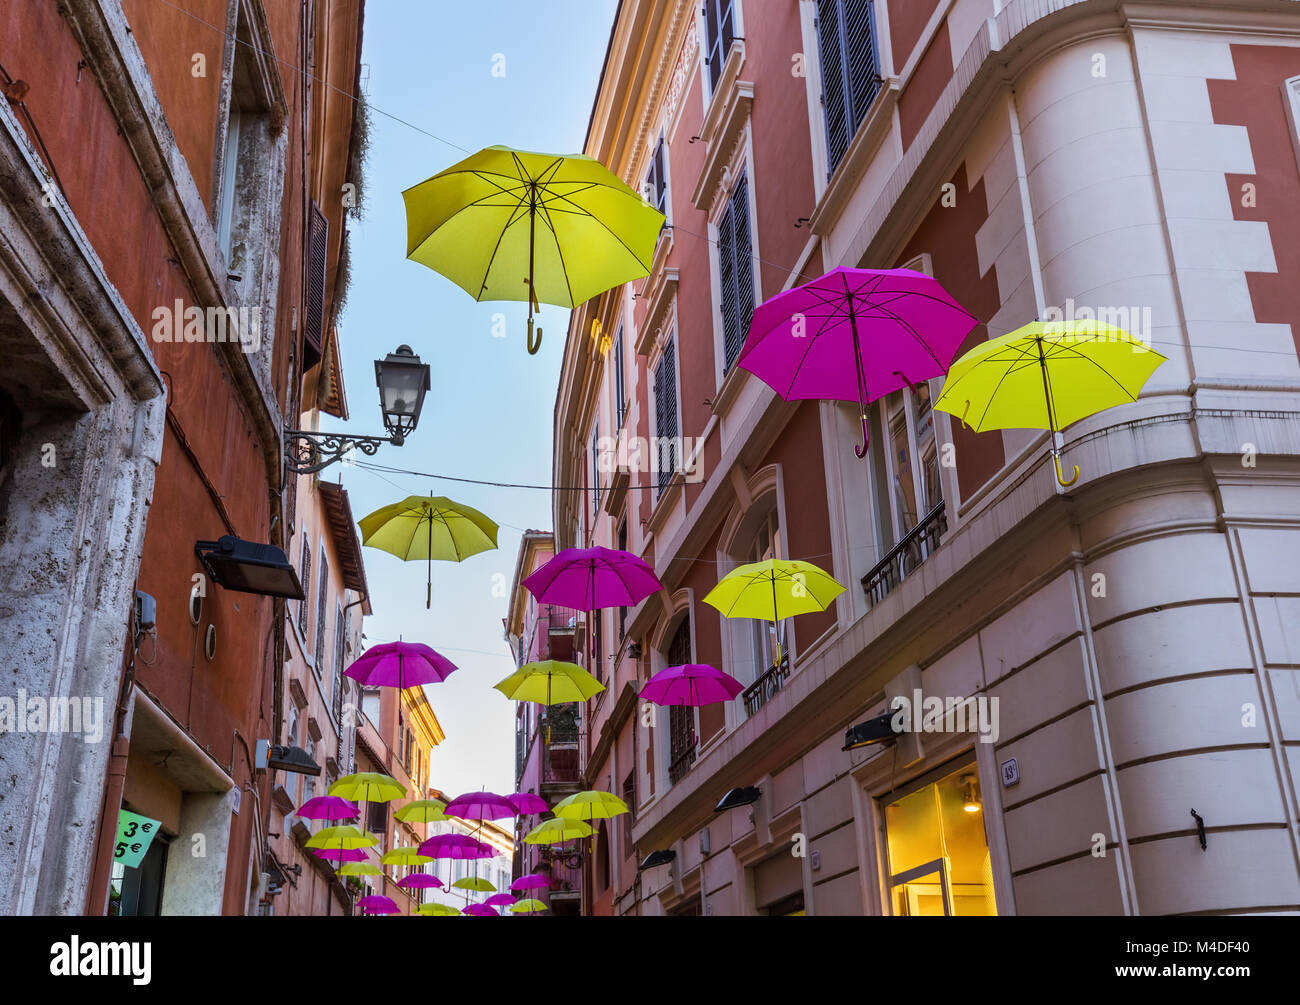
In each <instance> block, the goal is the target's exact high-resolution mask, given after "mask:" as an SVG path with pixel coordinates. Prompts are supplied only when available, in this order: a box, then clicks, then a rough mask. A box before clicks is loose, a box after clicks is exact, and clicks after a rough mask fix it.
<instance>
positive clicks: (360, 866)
mask: <svg viewBox="0 0 1300 1005" xmlns="http://www.w3.org/2000/svg"><path fill="white" fill-rule="evenodd" d="M383 874H384V870H383V869H381V868H379V866H377V865H375V863H373V862H349V863H348V864H347V865H343V866H339V875H340V876H382V875H383Z"/></svg>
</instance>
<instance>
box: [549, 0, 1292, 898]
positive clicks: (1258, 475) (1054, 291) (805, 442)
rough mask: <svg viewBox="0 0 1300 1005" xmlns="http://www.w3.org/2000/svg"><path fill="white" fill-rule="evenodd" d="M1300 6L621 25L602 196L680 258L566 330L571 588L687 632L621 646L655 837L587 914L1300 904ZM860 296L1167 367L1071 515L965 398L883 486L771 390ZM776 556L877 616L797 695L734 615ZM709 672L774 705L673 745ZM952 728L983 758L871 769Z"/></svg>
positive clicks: (641, 14) (759, 633)
mask: <svg viewBox="0 0 1300 1005" xmlns="http://www.w3.org/2000/svg"><path fill="white" fill-rule="evenodd" d="M1293 7H1294V5H1291V4H1283V3H1273V2H1268V0H1258V2H1256V0H1245V2H1241V3H1237V4H1233V5H1232V6H1231V7H1229V6H1228V5H1225V4H1208V3H1196V2H1172V0H1170V2H1141V3H1128V2H1124V0H1002V2H999V0H874V2H871V0H704V2H703V3H702V4H693V3H689V2H686V0H681V2H678V0H625V2H623V3H622V4H621V6H620V9H619V13H618V15H617V18H616V23H615V26H614V29H613V32H612V35H611V39H610V45H609V51H608V53H607V57H606V62H605V68H604V72H603V75H602V78H601V84H600V87H599V91H598V93H597V95H596V97H595V101H594V105H593V111H592V120H591V125H590V128H589V134H588V140H587V145H586V153H588V154H589V155H591V156H593V157H596V158H598V159H599V160H601V161H602V162H604V163H606V164H607V165H609V166H610V167H611V169H612V170H614V171H615V173H617V174H618V175H619V176H620V177H622V178H623V179H624V180H625V181H627V182H628V183H629V184H631V185H633V186H634V187H638V188H642V189H643V190H644V191H645V193H646V197H647V199H648V200H649V201H650V202H652V203H653V204H655V205H658V206H660V207H661V208H663V209H664V211H665V213H666V216H667V224H668V226H667V227H666V228H665V230H664V232H663V235H662V236H661V238H660V242H659V247H658V250H657V252H656V256H655V261H654V265H653V269H652V273H651V275H650V276H649V277H648V278H647V279H646V280H643V281H638V282H637V283H633V284H629V285H627V286H625V287H622V288H618V289H615V290H613V291H611V292H610V293H608V294H606V295H604V296H602V297H600V298H598V299H596V300H593V301H590V302H588V303H587V304H585V305H583V306H582V307H580V308H578V309H577V310H575V311H574V313H573V316H572V319H571V324H570V329H569V333H568V339H567V345H566V351H565V357H564V363H563V368H562V372H561V376H560V384H559V389H558V394H557V402H556V422H555V443H556V457H555V471H554V482H555V484H557V485H566V486H568V485H584V484H585V485H587V486H588V489H589V491H588V492H586V493H568V492H565V493H557V494H556V500H555V527H556V532H555V538H556V540H555V546H556V547H557V548H563V547H568V546H572V545H579V544H581V545H589V544H601V545H606V546H611V547H626V548H628V549H629V550H631V551H633V552H635V553H637V554H640V555H642V556H643V557H644V558H646V560H647V561H649V562H651V564H652V565H653V566H654V567H655V569H656V571H657V573H658V575H659V578H660V580H661V581H662V582H663V583H664V586H665V589H664V590H663V591H662V592H661V593H660V594H658V595H656V596H654V597H651V598H649V599H648V600H646V601H645V602H643V603H642V604H641V605H640V606H638V607H637V608H635V609H633V610H629V611H604V612H597V617H596V619H595V620H594V622H593V624H592V625H591V630H590V632H589V638H584V642H585V643H586V644H585V645H584V649H585V658H586V661H587V663H588V665H589V666H590V667H591V668H592V672H593V673H596V674H597V675H600V676H602V679H603V680H604V681H605V682H606V683H607V690H606V692H604V693H602V694H601V695H598V696H597V697H596V698H595V699H593V700H592V701H591V702H589V703H588V707H587V709H586V721H587V722H588V723H589V727H588V730H587V735H586V738H585V742H584V744H583V751H584V784H586V785H588V786H590V787H595V788H602V789H606V790H609V791H613V792H615V793H619V792H623V793H625V794H626V796H627V797H629V798H628V801H629V805H631V806H632V807H633V809H634V812H633V814H631V815H630V820H629V821H628V824H627V826H626V827H624V828H622V829H620V828H617V827H616V828H611V832H610V834H609V835H608V839H607V848H606V849H605V850H604V851H603V853H602V851H601V849H597V851H596V853H595V855H594V856H592V857H591V858H590V859H589V861H588V868H589V869H590V870H591V872H592V889H591V896H590V897H589V898H588V901H589V902H588V909H589V910H591V911H592V912H594V913H641V914H705V915H707V914H716V915H728V914H759V915H785V914H799V913H807V914H853V915H859V914H885V915H906V914H992V913H997V914H1017V913H1018V914H1050V913H1096V914H1177V913H1190V912H1223V913H1241V912H1271V911H1287V910H1292V911H1293V910H1295V909H1296V905H1297V904H1300V873H1298V872H1297V861H1298V859H1300V830H1298V828H1297V825H1298V823H1300V820H1298V812H1297V807H1298V805H1300V802H1298V799H1297V794H1298V792H1297V789H1298V786H1297V781H1298V780H1300V678H1297V676H1296V669H1295V667H1296V666H1297V665H1298V664H1300V639H1298V638H1297V635H1296V631H1295V625H1297V624H1300V579H1298V578H1297V573H1296V571H1295V563H1294V561H1292V560H1290V558H1289V557H1288V556H1294V555H1295V554H1296V553H1297V548H1298V547H1300V491H1298V489H1300V356H1298V355H1297V335H1296V329H1295V327H1294V322H1295V320H1296V319H1295V318H1294V313H1295V309H1294V303H1293V302H1292V301H1291V300H1290V299H1288V298H1287V297H1286V295H1285V293H1284V291H1285V290H1286V289H1288V288H1289V287H1290V286H1293V285H1294V282H1295V280H1296V267H1297V261H1298V259H1300V245H1298V244H1297V242H1296V240H1295V238H1294V236H1293V235H1294V232H1295V229H1294V227H1292V226H1291V222H1292V221H1291V220H1290V215H1291V213H1292V210H1291V208H1290V207H1291V206H1293V205H1294V204H1295V200H1294V198H1293V196H1295V195H1296V194H1298V193H1300V167H1298V166H1297V149H1298V148H1297V140H1296V137H1297V116H1298V114H1300V113H1298V112H1297V109H1300V90H1298V88H1300V12H1298V11H1296V10H1294V9H1293ZM838 266H851V267H864V268H890V267H907V268H912V269H916V270H919V271H924V272H927V273H929V274H931V275H933V276H935V277H936V278H937V279H938V280H939V281H940V282H941V283H942V284H943V285H944V286H945V288H946V289H947V290H949V291H950V292H951V293H952V294H953V295H954V296H955V297H956V298H957V299H958V300H959V301H960V302H961V303H962V304H963V305H964V306H965V307H966V308H967V309H968V310H969V311H971V312H972V313H973V314H975V315H976V316H977V317H978V318H979V319H980V321H981V322H982V323H981V324H980V325H979V326H978V327H977V328H976V329H975V331H974V332H973V333H972V334H971V336H970V338H969V339H968V341H967V344H966V346H965V347H964V348H970V347H971V346H973V345H976V344H978V343H979V342H981V341H983V340H985V339H986V338H988V337H991V336H996V335H1000V334H1003V333H1006V332H1008V331H1011V330H1013V329H1015V328H1017V327H1019V326H1021V325H1023V324H1026V323H1028V322H1031V321H1034V320H1035V319H1039V318H1041V319H1045V320H1049V319H1051V318H1052V317H1054V316H1058V315H1057V313H1056V312H1060V316H1064V317H1071V316H1073V317H1077V318H1087V317H1089V316H1091V317H1099V318H1100V319H1101V320H1107V321H1109V322H1110V323H1113V324H1119V325H1120V326H1121V327H1125V328H1127V329H1128V330H1130V331H1131V332H1133V333H1134V334H1135V335H1137V336H1138V337H1140V338H1142V339H1143V340H1144V341H1147V342H1149V343H1150V344H1151V345H1152V346H1153V347H1154V348H1155V349H1157V350H1158V351H1160V352H1161V353H1162V354H1163V355H1164V356H1166V357H1167V362H1165V363H1164V364H1163V365H1162V366H1161V367H1160V368H1159V369H1158V370H1157V371H1156V373H1155V375H1154V377H1153V378H1152V379H1151V381H1150V382H1149V383H1148V384H1147V386H1146V389H1145V392H1144V393H1143V394H1142V395H1141V396H1140V397H1139V398H1138V400H1136V401H1135V402H1134V403H1132V404H1130V405H1126V406H1123V407H1119V408H1113V409H1109V410H1107V411H1104V412H1102V413H1100V414H1098V415H1095V416H1093V417H1091V418H1088V419H1085V420H1083V421H1081V422H1078V423H1076V424H1074V425H1073V426H1071V427H1070V428H1069V429H1068V430H1067V431H1066V433H1065V435H1064V448H1065V466H1066V469H1067V471H1068V470H1069V467H1070V465H1071V464H1075V465H1078V467H1079V468H1080V471H1081V475H1080V477H1079V479H1078V481H1077V482H1076V483H1075V484H1072V485H1071V486H1069V487H1068V488H1067V487H1062V486H1061V485H1059V484H1058V483H1057V479H1056V477H1055V474H1054V470H1053V466H1052V460H1051V455H1050V452H1049V447H1050V445H1051V444H1050V442H1049V439H1048V434H1047V433H1044V432H1038V431H1032V430H1007V431H993V432H986V433H981V434H975V433H972V432H970V431H969V430H967V429H965V428H964V427H963V425H962V424H961V423H959V422H956V421H953V420H952V419H951V417H950V416H948V415H947V414H944V413H939V412H936V411H934V410H933V409H932V408H931V402H932V401H933V398H934V396H936V395H937V394H938V393H939V391H940V389H941V388H942V381H941V380H936V381H932V382H930V384H929V385H928V386H926V385H921V386H917V387H915V388H914V389H913V390H912V391H911V392H900V393H898V394H895V395H892V396H890V397H888V398H885V399H883V400H881V401H879V402H877V403H875V404H874V405H873V406H872V407H871V410H870V415H869V422H870V428H871V443H870V450H869V452H868V454H867V456H866V458H864V459H862V460H859V459H858V458H856V457H855V456H854V452H853V447H854V445H855V443H856V442H857V439H856V437H857V436H858V432H859V431H858V428H857V427H858V425H859V423H858V416H857V409H856V407H850V406H847V405H840V404H836V403H831V402H815V401H810V402H794V403H787V402H784V401H782V400H781V399H780V398H778V397H777V396H776V395H775V394H774V393H773V392H772V391H771V390H770V389H769V388H767V387H766V386H765V385H763V384H762V383H761V382H760V381H758V380H757V379H756V378H754V377H752V376H751V375H750V374H748V373H747V372H746V371H744V370H742V369H741V368H739V367H738V366H736V365H735V361H736V357H737V356H738V355H739V351H740V348H741V346H742V345H743V340H744V336H745V333H746V331H747V328H748V321H749V315H750V314H751V313H752V311H753V309H754V306H755V305H756V304H758V303H761V302H762V301H764V300H765V299H767V298H769V297H771V296H773V295H775V294H777V293H779V292H781V291H782V290H784V289H788V288H790V287H792V286H794V285H798V284H800V283H803V282H806V281H808V280H809V279H811V278H813V277H815V276H817V275H820V274H822V273H823V272H825V271H827V270H829V269H831V268H835V267H838ZM767 557H778V558H794V559H805V560H808V561H811V562H813V563H815V564H817V565H819V566H820V567H822V568H823V569H825V570H827V571H828V572H830V573H831V574H832V575H834V576H835V577H836V578H837V579H838V580H839V581H840V582H841V583H843V584H845V585H847V586H848V589H847V590H846V591H845V592H844V593H843V594H842V595H841V596H840V597H839V598H838V599H837V600H836V601H835V602H834V604H832V606H831V607H830V608H828V610H827V611H826V612H824V613H823V614H820V615H804V616H800V617H798V618H795V619H793V621H791V622H787V623H786V624H785V625H784V626H783V628H782V632H783V635H782V637H781V639H780V640H779V641H780V642H781V643H782V650H783V652H784V654H785V659H783V660H782V661H781V662H780V663H779V664H778V663H776V661H775V659H774V654H775V648H774V643H775V641H777V640H775V639H774V638H773V633H772V632H771V631H770V630H769V629H768V628H767V627H766V626H763V625H759V624H757V623H754V622H750V621H745V620H728V619H725V618H723V617H721V616H720V615H719V614H718V612H717V611H715V610H714V609H713V608H711V607H709V606H707V605H705V604H703V602H702V600H703V597H704V596H705V595H706V594H707V593H708V591H709V590H710V589H711V588H712V586H713V585H714V584H715V583H716V582H717V581H718V580H719V579H720V578H721V577H722V576H724V575H725V574H726V573H727V572H728V571H729V570H730V569H732V568H734V567H735V566H737V565H739V564H743V563H745V562H748V561H757V560H760V559H763V558H767ZM684 662H697V663H709V664H712V665H714V666H717V667H719V668H721V669H723V670H725V671H726V672H728V673H730V674H731V675H732V676H734V677H736V678H738V679H739V680H740V681H741V682H742V683H743V684H744V685H745V691H744V693H743V695H742V696H741V697H740V698H738V699H737V700H736V701H734V702H729V703H726V704H725V705H714V706H707V707H705V708H702V709H700V710H698V711H693V710H684V711H678V710H665V709H655V708H653V707H644V708H643V707H641V706H640V705H639V702H638V700H637V697H636V695H637V692H638V690H639V687H640V685H641V684H643V683H644V681H645V680H646V679H647V677H648V676H649V675H650V674H652V673H654V672H656V671H657V670H659V669H661V668H663V667H665V666H669V665H675V664H678V663H684ZM918 692H919V697H921V698H922V699H924V698H926V697H930V698H936V699H940V700H942V701H944V702H946V703H948V705H947V706H946V707H951V706H953V705H955V704H957V703H961V702H967V701H970V702H971V707H972V708H976V707H978V708H981V709H983V710H984V715H985V718H983V719H980V720H979V721H978V722H976V723H969V722H968V723H963V722H961V721H959V720H957V719H956V717H955V716H954V715H944V714H943V713H940V714H939V715H938V716H937V718H934V719H931V720H930V721H929V725H928V726H925V725H923V726H921V727H919V728H918V729H917V730H916V731H912V732H909V733H907V734H905V735H904V736H902V737H901V738H900V739H899V740H897V741H896V742H893V743H887V744H883V745H867V746H862V747H858V748H854V749H845V748H846V747H848V746H850V745H849V744H847V743H846V736H845V734H846V730H847V729H848V728H850V727H853V726H855V725H857V724H859V723H861V722H863V721H865V720H867V719H868V718H870V717H873V716H875V715H877V714H879V713H881V712H883V711H885V710H886V709H887V708H892V707H893V705H894V699H895V698H896V697H900V696H901V697H905V698H908V699H909V700H913V699H915V698H916V697H918ZM963 707H965V706H963ZM737 789H739V790H753V791H746V792H742V793H740V794H739V797H738V798H737V799H736V800H735V808H731V809H723V810H722V811H718V810H717V809H716V807H717V805H718V803H719V801H720V800H721V799H722V797H723V796H724V795H725V794H727V793H729V792H731V790H737ZM1193 810H1194V811H1195V813H1194V814H1193V813H1192V812H1191V811H1193ZM1202 838H1203V839H1204V840H1202ZM655 851H658V852H663V853H666V854H665V855H663V856H661V858H666V859H668V861H667V862H665V863H664V864H660V865H656V866H652V867H648V868H645V869H638V863H639V862H641V861H643V860H644V858H645V857H646V856H647V855H648V854H649V853H651V852H655Z"/></svg>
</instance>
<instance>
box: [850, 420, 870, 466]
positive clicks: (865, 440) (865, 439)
mask: <svg viewBox="0 0 1300 1005" xmlns="http://www.w3.org/2000/svg"><path fill="white" fill-rule="evenodd" d="M870 443H871V434H870V433H868V432H867V413H866V412H865V411H863V413H862V446H860V447H854V448H853V452H854V453H855V454H857V455H858V459H859V460H861V459H862V458H863V457H866V456H867V446H868V444H870Z"/></svg>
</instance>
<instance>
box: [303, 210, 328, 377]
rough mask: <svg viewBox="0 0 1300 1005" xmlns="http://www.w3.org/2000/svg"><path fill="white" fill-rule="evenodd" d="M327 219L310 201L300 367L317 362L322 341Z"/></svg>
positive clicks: (307, 366)
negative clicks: (305, 304) (305, 297)
mask: <svg viewBox="0 0 1300 1005" xmlns="http://www.w3.org/2000/svg"><path fill="white" fill-rule="evenodd" d="M329 239H330V222H329V220H327V219H325V214H324V213H322V212H321V211H320V207H318V206H317V205H316V204H315V203H314V202H313V203H312V204H311V216H310V229H309V232H308V237H307V307H306V317H305V323H304V324H303V328H302V338H303V350H302V370H303V373H306V372H307V371H308V370H310V369H311V368H312V367H313V366H315V365H316V364H317V363H319V362H320V359H321V355H322V353H323V351H324V350H323V348H322V347H323V346H324V344H325V270H326V267H327V266H328V264H329Z"/></svg>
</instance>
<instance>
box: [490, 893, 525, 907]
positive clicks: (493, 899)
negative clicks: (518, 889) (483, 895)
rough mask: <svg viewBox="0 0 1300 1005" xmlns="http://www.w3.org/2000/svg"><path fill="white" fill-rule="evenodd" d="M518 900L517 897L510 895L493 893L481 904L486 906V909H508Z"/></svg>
mask: <svg viewBox="0 0 1300 1005" xmlns="http://www.w3.org/2000/svg"><path fill="white" fill-rule="evenodd" d="M518 899H519V898H518V897H516V896H514V895H513V894H510V893H494V894H492V896H490V897H488V898H487V899H486V900H485V901H483V903H485V904H487V906H488V907H509V906H510V905H511V904H513V903H514V902H515V901H516V900H518Z"/></svg>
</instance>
